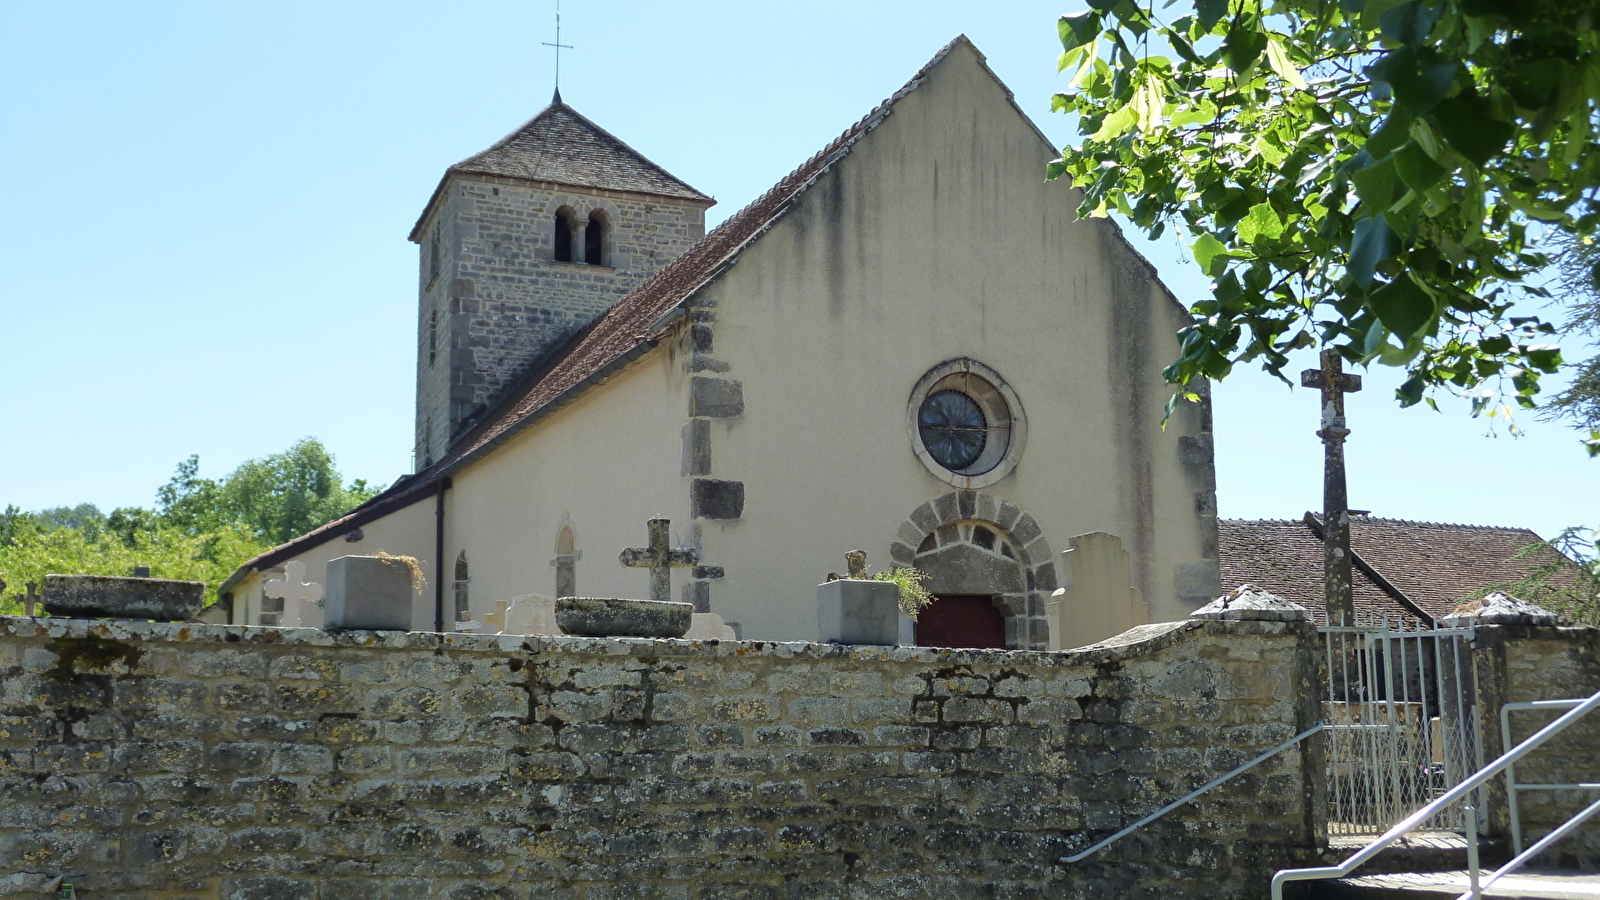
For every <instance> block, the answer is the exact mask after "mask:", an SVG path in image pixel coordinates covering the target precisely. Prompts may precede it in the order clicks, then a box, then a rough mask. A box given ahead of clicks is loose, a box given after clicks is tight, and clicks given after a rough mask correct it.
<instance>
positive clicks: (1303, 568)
mask: <svg viewBox="0 0 1600 900" xmlns="http://www.w3.org/2000/svg"><path fill="white" fill-rule="evenodd" d="M1217 532H1218V538H1219V544H1218V557H1219V562H1220V563H1221V568H1222V589H1223V590H1225V591H1226V590H1232V589H1233V588H1235V587H1238V586H1239V585H1240V584H1245V583H1250V584H1254V585H1257V586H1258V587H1262V588H1265V589H1267V590H1269V591H1271V592H1272V593H1274V594H1277V595H1279V596H1281V597H1284V598H1286V599H1289V600H1293V601H1294V602H1296V603H1299V604H1300V605H1302V606H1305V607H1307V608H1309V609H1312V610H1316V611H1318V612H1321V611H1322V610H1323V604H1322V539H1321V538H1320V537H1319V536H1318V535H1317V533H1316V531H1315V530H1314V529H1313V526H1312V525H1311V524H1310V523H1308V522H1306V521H1304V520H1284V519H1257V520H1246V519H1222V520H1220V521H1219V522H1218V523H1217ZM1542 540H1543V539H1542V538H1540V537H1539V536H1538V535H1537V534H1534V533H1533V532H1532V531H1529V530H1528V529H1526V528H1499V527H1493V526H1487V525H1448V524H1441V523H1437V522H1412V521H1407V520H1404V519H1380V518H1374V517H1372V516H1352V517H1351V519H1350V548H1351V550H1353V551H1354V553H1355V556H1356V558H1357V559H1356V561H1357V566H1356V569H1355V571H1354V572H1353V573H1352V576H1353V578H1352V580H1353V586H1354V589H1355V602H1356V609H1357V610H1361V611H1367V612H1371V613H1376V614H1383V613H1387V614H1390V615H1401V616H1408V617H1413V618H1415V614H1414V613H1412V612H1411V611H1410V610H1409V609H1408V607H1407V605H1406V603H1405V600H1410V601H1411V602H1412V604H1414V605H1415V606H1417V607H1420V608H1421V610H1422V611H1423V612H1425V613H1427V614H1428V615H1430V616H1433V617H1435V618H1438V617H1441V616H1445V615H1448V614H1449V613H1450V610H1451V609H1452V608H1454V607H1455V606H1456V604H1457V603H1459V602H1460V601H1461V600H1462V599H1464V598H1466V597H1467V596H1469V595H1471V594H1473V593H1474V592H1476V591H1478V590H1480V589H1482V588H1485V587H1489V586H1491V585H1497V584H1504V583H1506V582H1511V581H1516V580H1517V579H1519V578H1522V577H1523V576H1524V575H1526V574H1527V572H1528V570H1529V569H1530V568H1532V567H1533V566H1536V565H1540V564H1542V563H1547V562H1551V561H1556V560H1559V559H1560V558H1561V557H1560V555H1559V554H1557V553H1556V552H1555V551H1554V550H1550V549H1548V548H1545V549H1542V550H1540V551H1538V552H1537V553H1535V554H1533V555H1532V556H1530V557H1528V558H1525V559H1517V558H1516V555H1517V552H1518V551H1519V550H1521V549H1522V548H1524V547H1527V546H1529V545H1530V544H1538V543H1541V542H1542ZM1363 563H1364V564H1365V565H1366V566H1367V567H1370V569H1372V570H1373V571H1375V572H1376V573H1377V576H1378V577H1377V578H1374V577H1373V576H1372V575H1371V574H1370V573H1368V572H1365V571H1362V564H1363ZM1382 581H1386V582H1388V586H1387V587H1386V586H1385V585H1383V584H1382V583H1381V582H1382ZM1396 594H1398V595H1401V596H1396ZM1402 598H1403V599H1402Z"/></svg>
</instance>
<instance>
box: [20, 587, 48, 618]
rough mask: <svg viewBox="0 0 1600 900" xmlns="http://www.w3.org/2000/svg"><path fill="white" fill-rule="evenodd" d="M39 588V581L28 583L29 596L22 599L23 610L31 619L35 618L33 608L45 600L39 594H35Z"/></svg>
mask: <svg viewBox="0 0 1600 900" xmlns="http://www.w3.org/2000/svg"><path fill="white" fill-rule="evenodd" d="M38 587H39V582H37V581H30V582H28V594H27V596H25V597H23V598H22V607H23V610H24V612H25V613H26V615H27V616H28V618H30V619H31V618H33V608H34V606H35V605H36V604H37V603H38V602H39V601H40V600H43V599H44V598H43V597H40V596H39V595H38V594H35V593H34V590H36V589H37V588H38Z"/></svg>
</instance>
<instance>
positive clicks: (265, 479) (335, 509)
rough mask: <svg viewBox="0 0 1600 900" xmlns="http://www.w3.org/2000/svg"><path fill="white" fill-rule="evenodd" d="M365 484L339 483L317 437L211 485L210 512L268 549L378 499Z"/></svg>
mask: <svg viewBox="0 0 1600 900" xmlns="http://www.w3.org/2000/svg"><path fill="white" fill-rule="evenodd" d="M377 493H378V492H377V491H376V490H374V489H371V488H368V487H367V484H366V482H365V481H360V480H357V481H354V482H351V483H350V485H348V486H344V485H341V484H340V476H339V470H338V469H337V468H335V466H334V459H333V454H331V453H329V452H328V451H327V448H325V447H323V446H322V443H321V442H320V441H318V440H317V439H316V438H309V437H308V438H303V439H301V440H300V441H298V442H296V443H295V445H294V446H293V447H290V448H289V449H288V450H286V451H284V452H283V453H275V454H273V455H271V456H266V457H263V458H261V459H252V460H247V461H246V462H244V463H243V464H241V465H240V466H239V467H238V468H237V469H235V470H233V473H232V474H231V475H229V476H228V477H227V478H225V479H223V480H222V482H221V483H220V484H218V485H217V486H216V495H217V496H216V500H215V508H216V509H217V510H219V513H220V515H222V516H223V517H224V519H225V520H227V521H236V522H243V523H245V524H247V525H249V526H250V527H251V528H253V529H255V532H256V534H258V535H259V536H261V537H262V538H263V539H265V540H266V541H267V542H268V543H270V544H281V543H283V542H285V541H287V540H290V539H291V538H294V537H297V536H299V535H301V534H304V533H306V532H307V531H310V530H311V529H313V528H316V527H317V526H318V525H321V524H323V523H325V522H329V521H331V520H333V519H336V518H338V517H339V516H342V515H344V514H345V513H347V512H349V511H350V510H352V509H354V508H355V507H356V506H359V505H360V504H362V503H364V502H366V501H367V500H368V499H370V498H372V497H374V496H376V495H377Z"/></svg>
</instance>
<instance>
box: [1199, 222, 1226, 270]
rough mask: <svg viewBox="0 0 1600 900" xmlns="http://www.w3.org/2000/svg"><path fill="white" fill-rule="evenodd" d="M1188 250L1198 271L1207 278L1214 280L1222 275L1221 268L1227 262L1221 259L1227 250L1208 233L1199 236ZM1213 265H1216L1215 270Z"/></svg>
mask: <svg viewBox="0 0 1600 900" xmlns="http://www.w3.org/2000/svg"><path fill="white" fill-rule="evenodd" d="M1190 250H1191V251H1192V252H1193V253H1194V261H1195V262H1196V263H1199V265H1200V270H1201V271H1202V272H1205V273H1206V276H1207V277H1208V278H1216V277H1217V276H1218V275H1220V274H1222V272H1221V269H1222V266H1224V265H1227V260H1226V259H1225V258H1223V257H1222V254H1224V253H1226V252H1227V251H1228V248H1227V247H1226V246H1224V245H1223V243H1222V242H1221V241H1219V240H1217V239H1216V238H1215V237H1213V236H1212V235H1211V233H1210V232H1206V233H1205V234H1202V235H1200V237H1199V238H1198V239H1197V240H1195V242H1194V244H1193V245H1192V246H1191V247H1190ZM1213 263H1216V267H1215V269H1213V266H1212V264H1213Z"/></svg>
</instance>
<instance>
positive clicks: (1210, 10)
mask: <svg viewBox="0 0 1600 900" xmlns="http://www.w3.org/2000/svg"><path fill="white" fill-rule="evenodd" d="M1194 12H1195V18H1196V19H1197V20H1198V21H1199V23H1200V31H1201V33H1207V32H1209V31H1211V29H1213V28H1215V27H1216V25H1217V23H1218V22H1220V21H1222V17H1223V16H1225V15H1227V14H1228V0H1195V4H1194Z"/></svg>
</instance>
